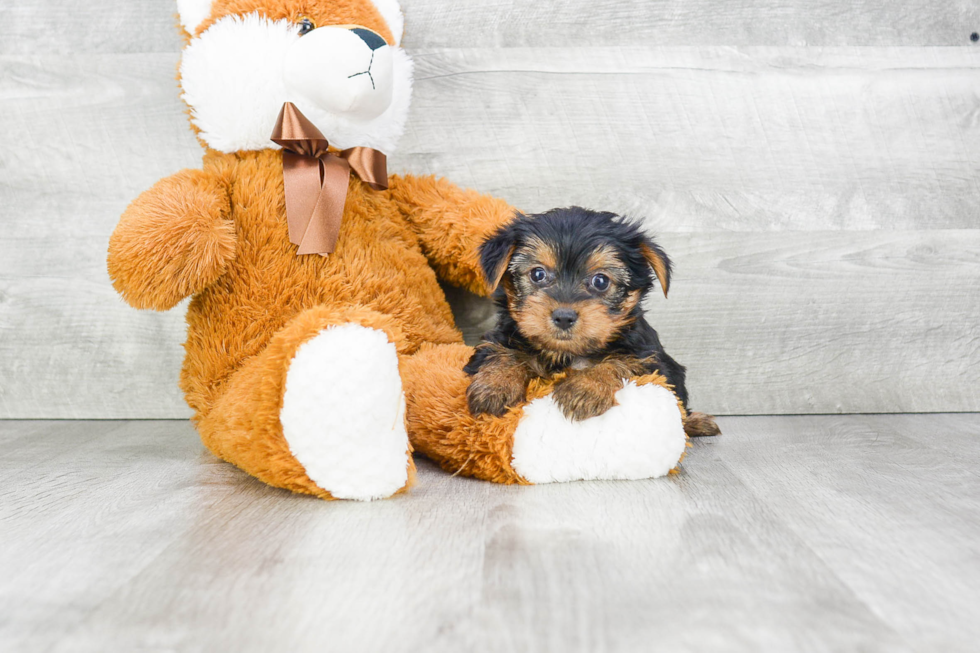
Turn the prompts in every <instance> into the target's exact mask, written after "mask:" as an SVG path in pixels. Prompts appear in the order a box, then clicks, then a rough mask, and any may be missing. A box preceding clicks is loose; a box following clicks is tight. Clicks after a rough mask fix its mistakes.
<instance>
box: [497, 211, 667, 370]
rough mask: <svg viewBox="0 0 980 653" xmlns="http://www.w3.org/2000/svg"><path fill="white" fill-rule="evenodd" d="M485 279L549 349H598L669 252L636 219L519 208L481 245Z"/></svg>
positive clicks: (628, 318) (663, 281)
mask: <svg viewBox="0 0 980 653" xmlns="http://www.w3.org/2000/svg"><path fill="white" fill-rule="evenodd" d="M480 263H481V265H482V267H483V272H484V275H485V276H486V278H487V280H488V283H489V284H490V285H491V286H493V287H497V286H498V285H499V286H501V287H502V288H503V292H504V293H505V295H506V298H507V309H508V311H509V312H510V315H511V316H512V317H513V319H514V321H515V322H516V323H517V328H518V330H519V331H520V332H521V334H522V335H523V336H524V337H525V338H527V339H528V340H529V341H530V342H531V343H532V344H533V345H534V346H535V347H537V348H538V349H540V350H542V351H544V352H550V353H553V354H560V355H572V356H583V355H588V354H592V353H597V352H599V351H601V350H602V349H603V348H604V347H605V346H606V345H607V344H608V343H609V342H610V341H612V340H613V339H614V338H615V337H616V335H617V334H618V333H619V332H620V331H622V329H623V328H624V327H626V326H627V325H629V324H630V323H632V322H633V320H635V319H636V316H637V315H638V314H639V311H640V310H642V309H641V308H640V303H641V302H642V300H643V297H644V295H645V294H646V292H647V291H648V290H649V289H650V288H651V287H652V286H653V283H654V278H656V279H658V280H659V281H660V286H661V288H662V289H663V292H664V296H666V295H667V289H668V288H669V286H670V268H671V265H670V260H669V259H668V258H667V255H666V253H664V251H663V250H662V249H661V248H660V247H659V246H658V245H657V244H656V243H655V242H654V241H653V240H652V239H651V238H650V237H649V236H647V235H646V234H644V233H643V232H642V231H641V230H640V228H639V226H638V225H637V224H635V223H634V222H631V221H629V220H626V219H624V218H621V217H619V216H617V215H615V214H613V213H601V212H597V211H589V210H587V209H582V208H579V207H572V208H567V209H553V210H551V211H548V212H546V213H541V214H539V215H529V216H523V215H522V216H519V217H518V218H517V219H516V220H515V221H513V222H511V223H510V224H508V225H507V226H505V227H503V228H502V229H501V230H500V231H498V232H497V233H496V234H495V235H494V236H492V237H491V238H490V239H489V240H487V241H486V242H485V243H483V245H482V247H481V248H480Z"/></svg>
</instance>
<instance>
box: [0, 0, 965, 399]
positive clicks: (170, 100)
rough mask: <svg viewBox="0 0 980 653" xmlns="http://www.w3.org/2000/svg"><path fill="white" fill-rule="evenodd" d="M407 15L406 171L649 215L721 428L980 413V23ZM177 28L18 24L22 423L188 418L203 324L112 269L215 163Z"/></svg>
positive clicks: (440, 8) (581, 5)
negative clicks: (192, 325) (134, 207)
mask: <svg viewBox="0 0 980 653" xmlns="http://www.w3.org/2000/svg"><path fill="white" fill-rule="evenodd" d="M403 7H404V9H405V13H406V17H407V18H406V25H407V26H406V29H407V33H406V38H405V45H406V47H407V48H410V49H411V50H412V53H413V54H414V56H415V60H416V63H417V77H416V91H415V99H414V104H413V109H412V116H411V118H410V121H409V127H408V130H407V132H406V135H405V137H404V139H403V141H402V145H401V151H400V153H399V154H398V155H397V156H395V157H393V159H392V168H393V169H394V170H405V171H411V172H417V173H436V174H442V175H446V176H448V177H450V178H451V179H453V180H454V181H456V182H458V183H460V184H462V185H467V186H471V187H474V188H478V189H480V190H483V191H487V192H491V193H494V194H497V195H500V196H502V197H504V198H506V199H507V200H509V201H510V202H512V203H514V204H515V205H517V206H519V207H521V208H523V209H525V210H531V211H534V210H542V209H545V208H549V207H551V206H556V205H566V204H571V203H579V204H583V205H588V206H592V207H595V208H608V209H612V210H617V211H622V212H628V213H631V214H634V215H637V216H641V217H644V218H645V219H646V220H647V222H648V224H649V225H650V228H651V230H653V231H655V232H656V233H658V234H659V236H660V240H661V242H662V244H663V245H664V247H665V248H666V249H667V251H668V252H669V253H670V254H671V255H672V256H673V258H674V259H675V261H676V263H677V275H676V280H675V284H674V287H673V292H672V294H671V298H670V299H669V300H666V301H665V300H663V299H654V300H653V301H651V303H650V310H651V313H652V315H653V322H654V324H655V326H657V328H658V329H659V330H660V332H661V335H662V337H663V340H664V342H665V344H666V345H667V347H668V351H670V352H671V353H672V354H673V355H675V357H677V358H678V359H679V360H681V361H682V362H684V363H685V364H687V365H688V367H689V370H690V371H689V379H690V383H689V385H690V388H691V391H692V396H693V400H694V402H695V405H696V406H697V407H698V408H700V409H702V410H707V411H713V412H717V413H727V414H739V413H742V414H745V413H808V412H896V411H965V410H980V391H978V390H977V388H978V381H980V345H978V343H980V326H978V320H977V316H978V315H980V254H978V251H980V229H978V206H980V183H978V176H980V82H978V80H980V45H973V44H972V43H971V42H970V39H969V35H970V33H971V32H974V31H978V30H980V4H978V3H976V2H972V1H966V0H959V1H954V2H946V3H940V4H939V5H937V4H936V3H932V2H927V1H926V0H902V1H900V2H893V3H882V2H880V1H876V2H871V1H870V0H864V1H860V2H854V3H836V2H816V3H808V2H801V1H800V0H784V1H778V0H738V1H737V2H732V3H722V4H718V3H713V2H708V0H690V1H687V2H678V1H669V2H668V1H655V2H652V1H643V0H632V1H626V0H624V1H622V2H611V1H586V0H570V1H566V2H558V1H557V0H552V1H550V2H546V1H543V0H539V1H537V2H517V1H515V0H498V1H496V2H487V3H459V2H454V1H452V0H427V1H426V2H422V1H421V0H414V1H406V2H403ZM173 12H174V6H173V4H172V3H170V2H166V1H161V2H150V1H149V0H141V1H138V2H137V1H135V0H97V1H93V2H89V3H74V2H68V1H67V0H49V1H47V2H34V1H32V0H0V13H2V18H3V20H0V124H2V125H3V129H2V130H0V171H2V172H0V218H2V226H3V229H2V230H0V417H71V418H100V417H106V418H109V417H119V418H122V417H157V418H159V417H181V416H185V415H187V414H188V411H187V409H186V407H185V406H184V404H183V401H182V398H181V397H180V395H179V392H178V391H177V388H176V379H177V373H178V369H179V366H180V358H181V353H182V352H181V347H180V343H181V340H182V337H183V329H184V327H183V308H177V309H175V310H174V311H171V312H170V313H167V314H153V313H141V312H137V311H134V310H132V309H129V308H128V307H127V306H125V305H124V304H123V303H122V302H121V301H120V300H119V299H118V298H117V297H116V296H115V294H114V293H113V291H112V289H111V287H110V286H109V283H108V279H107V276H106V273H105V263H104V252H105V244H106V241H107V239H108V236H109V234H110V233H111V231H112V228H113V226H114V225H115V222H116V220H117V218H118V216H119V214H120V212H121V211H122V210H123V208H124V207H125V205H126V204H127V202H128V201H130V200H131V199H132V198H133V197H135V196H136V195H137V194H138V193H139V192H140V191H141V190H143V189H145V188H147V187H148V186H150V185H151V184H152V183H153V182H154V181H156V180H157V179H159V178H160V177H163V176H165V175H168V174H171V173H173V172H175V171H176V170H179V169H180V168H183V167H193V166H196V165H198V163H199V158H200V149H199V147H198V145H197V144H196V142H195V140H194V139H193V137H192V136H191V134H190V131H189V129H188V127H187V124H186V116H185V114H184V107H183V106H182V105H181V103H180V101H179V99H178V89H177V87H176V83H175V81H174V71H175V67H176V65H177V60H178V52H179V49H180V46H181V40H180V37H179V35H178V33H177V31H176V29H175V27H174V17H173ZM453 295H454V301H455V303H456V305H457V308H458V309H459V313H460V314H461V315H463V316H465V317H464V319H462V320H461V323H462V326H463V327H464V330H465V331H466V332H467V334H468V335H469V336H471V337H472V336H474V335H476V334H478V333H479V331H480V329H482V328H483V327H485V326H486V324H487V317H488V312H487V309H486V306H485V305H483V304H480V303H474V302H473V300H472V299H471V298H468V297H465V296H462V295H460V294H459V293H453Z"/></svg>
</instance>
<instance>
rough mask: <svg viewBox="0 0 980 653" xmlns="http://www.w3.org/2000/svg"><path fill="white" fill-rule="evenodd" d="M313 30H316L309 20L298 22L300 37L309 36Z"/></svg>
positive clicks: (314, 24)
mask: <svg viewBox="0 0 980 653" xmlns="http://www.w3.org/2000/svg"><path fill="white" fill-rule="evenodd" d="M315 29H316V23H314V22H313V21H312V20H311V19H309V18H304V19H303V20H301V21H299V35H300V36H303V35H304V34H309V33H310V32H312V31H313V30H315Z"/></svg>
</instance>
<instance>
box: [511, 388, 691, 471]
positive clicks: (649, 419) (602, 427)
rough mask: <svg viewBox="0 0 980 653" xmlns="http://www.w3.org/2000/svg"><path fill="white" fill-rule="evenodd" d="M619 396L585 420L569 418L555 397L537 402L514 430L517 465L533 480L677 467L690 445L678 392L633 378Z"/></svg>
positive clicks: (662, 469)
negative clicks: (614, 404) (612, 405)
mask: <svg viewBox="0 0 980 653" xmlns="http://www.w3.org/2000/svg"><path fill="white" fill-rule="evenodd" d="M616 400H617V401H618V404H619V405H617V406H614V407H613V408H611V409H610V410H608V411H607V412H605V413H604V414H602V415H599V416H598V417H593V418H590V419H587V420H583V421H581V422H572V421H569V420H568V419H567V418H566V417H565V416H564V415H563V414H562V412H561V409H560V408H558V405H557V404H556V403H555V402H554V400H553V399H552V398H551V397H550V396H548V397H543V398H541V399H535V400H534V401H532V402H531V403H530V404H528V405H527V406H526V407H525V408H524V416H523V417H522V418H521V421H520V423H519V424H518V426H517V431H516V432H515V433H514V452H513V459H512V464H513V466H514V469H515V470H516V471H517V473H518V474H520V475H521V476H523V477H524V478H526V479H527V480H529V481H531V482H532V483H555V482H564V481H578V480H595V479H640V478H655V477H658V476H663V475H664V474H666V473H667V472H669V471H670V470H671V469H673V468H674V467H675V466H676V465H677V462H678V461H679V460H680V458H681V455H682V454H683V453H684V448H685V446H686V444H687V439H686V438H685V436H684V425H683V423H682V422H681V413H680V409H679V408H678V407H677V398H676V397H675V396H674V395H673V393H671V392H670V391H669V390H667V389H666V388H663V387H661V386H658V385H643V386H637V385H636V384H635V383H633V382H628V383H627V384H626V385H625V387H623V389H622V390H620V391H619V392H618V393H617V394H616Z"/></svg>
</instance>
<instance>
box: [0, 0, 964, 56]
mask: <svg viewBox="0 0 980 653" xmlns="http://www.w3.org/2000/svg"><path fill="white" fill-rule="evenodd" d="M6 5H9V7H8V6H5V7H4V10H3V11H4V20H3V21H0V54H24V53H33V52H42V51H43V52H47V53H51V54H76V53H94V52H104V53H108V52H176V51H177V50H179V49H180V47H181V37H180V33H179V31H178V29H177V21H176V17H175V16H176V11H177V10H176V3H175V2H173V0H92V1H90V2H84V3H80V2H75V1H73V0H43V1H35V0H7V2H6ZM401 5H402V9H403V10H404V13H405V17H406V19H405V23H406V27H405V30H406V36H405V45H406V47H409V48H420V47H474V46H480V47H514V46H516V47H527V46H539V47H583V46H584V47H589V46H614V45H632V44H637V45H688V46H690V45H696V46H702V45H730V46H757V45H765V46H826V45H852V46H885V45H905V46H935V45H943V46H949V45H969V44H970V41H969V37H970V34H971V33H972V32H974V31H977V30H978V29H980V5H978V4H977V3H976V2H973V1H972V0H947V1H946V2H941V3H936V2H932V1H930V0H897V1H896V2H888V3H886V2H881V1H880V0H855V1H854V2H848V3H841V2H834V1H833V0H816V1H812V2H808V1H806V0H737V1H734V2H713V1H712V0H561V1H557V0H552V1H551V2H547V1H541V0H539V1H537V2H528V1H527V0H487V1H485V2H479V3H476V2H459V1H458V0H401Z"/></svg>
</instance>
